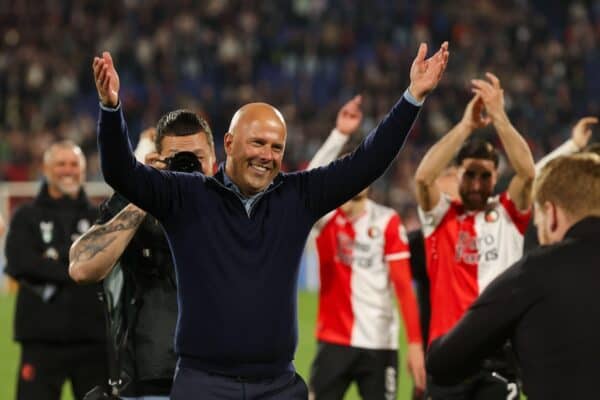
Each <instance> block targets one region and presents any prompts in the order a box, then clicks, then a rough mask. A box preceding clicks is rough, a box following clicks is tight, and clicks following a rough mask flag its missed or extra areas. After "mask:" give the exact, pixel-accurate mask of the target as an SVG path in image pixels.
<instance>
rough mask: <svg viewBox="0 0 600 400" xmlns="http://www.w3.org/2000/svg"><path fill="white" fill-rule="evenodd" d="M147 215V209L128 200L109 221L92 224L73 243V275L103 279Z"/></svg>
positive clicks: (83, 280) (87, 279)
mask: <svg viewBox="0 0 600 400" xmlns="http://www.w3.org/2000/svg"><path fill="white" fill-rule="evenodd" d="M145 216H146V212H145V211H143V210H141V209H139V208H138V207H136V206H135V205H133V204H129V205H127V206H126V207H125V208H123V209H122V210H121V211H120V212H119V213H118V214H117V215H115V216H114V217H113V218H112V219H111V220H110V221H108V222H107V223H105V224H97V225H94V226H92V227H91V228H90V229H89V230H88V231H87V232H86V233H85V234H83V235H82V236H81V237H80V238H79V239H77V240H76V241H75V243H73V245H72V246H71V250H70V252H69V260H70V263H69V275H70V276H71V278H72V279H73V280H74V281H75V282H77V283H91V282H97V281H99V280H101V279H104V278H105V277H106V276H107V275H108V273H109V272H110V271H111V270H112V269H113V267H114V265H115V264H116V262H117V260H118V259H119V257H121V255H122V254H123V251H125V248H126V247H127V245H128V244H129V242H130V241H131V239H132V238H133V236H134V235H135V232H136V231H137V229H138V227H139V226H140V224H141V223H142V221H143V220H144V217H145Z"/></svg>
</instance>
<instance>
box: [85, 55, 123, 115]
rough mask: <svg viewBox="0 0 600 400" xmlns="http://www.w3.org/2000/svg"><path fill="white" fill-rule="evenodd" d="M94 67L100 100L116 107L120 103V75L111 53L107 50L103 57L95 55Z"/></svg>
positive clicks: (106, 104)
mask: <svg viewBox="0 0 600 400" xmlns="http://www.w3.org/2000/svg"><path fill="white" fill-rule="evenodd" d="M92 69H93V70H94V81H95V82H96V90H97V91H98V97H99V98H100V102H101V103H102V104H103V105H105V106H107V107H116V106H117V105H118V104H119V75H118V74H117V70H116V69H115V66H114V64H113V60H112V57H111V55H110V53H109V52H107V51H105V52H104V53H102V57H94V61H93V63H92Z"/></svg>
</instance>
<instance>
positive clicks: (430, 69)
mask: <svg viewBox="0 0 600 400" xmlns="http://www.w3.org/2000/svg"><path fill="white" fill-rule="evenodd" d="M426 55H427V44H425V43H421V45H420V46H419V51H418V52H417V56H416V57H415V59H414V61H413V63H412V66H411V67H410V86H409V89H408V90H409V91H410V93H411V94H412V95H413V96H414V97H415V99H416V100H417V101H422V100H423V99H425V96H427V95H428V94H429V93H430V92H431V91H432V90H433V89H435V87H436V86H437V84H438V83H439V81H440V80H441V79H442V75H443V74H444V70H445V69H446V65H447V64H448V56H449V55H450V52H449V51H448V42H444V43H442V45H441V47H440V49H439V50H438V51H437V53H435V54H434V55H433V56H431V57H429V58H428V59H425V56H426Z"/></svg>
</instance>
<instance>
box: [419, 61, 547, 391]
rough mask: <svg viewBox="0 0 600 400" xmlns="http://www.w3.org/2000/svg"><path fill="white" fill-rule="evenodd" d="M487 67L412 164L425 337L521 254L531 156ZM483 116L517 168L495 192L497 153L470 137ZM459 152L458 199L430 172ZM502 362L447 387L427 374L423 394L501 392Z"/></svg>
mask: <svg viewBox="0 0 600 400" xmlns="http://www.w3.org/2000/svg"><path fill="white" fill-rule="evenodd" d="M486 75H487V78H488V79H487V80H480V79H475V80H473V81H472V84H473V92H474V93H475V97H473V99H472V100H471V101H470V102H469V104H468V105H467V108H466V110H465V113H464V116H463V118H462V120H461V121H460V122H459V123H458V124H457V125H456V126H455V127H454V128H452V130H450V132H448V134H446V136H444V137H443V138H442V139H441V140H440V141H438V142H437V143H436V144H435V145H434V146H433V147H432V148H431V149H430V150H429V151H428V152H427V154H425V157H423V160H422V161H421V164H420V165H419V167H418V168H417V171H416V176H415V180H416V184H417V201H418V203H419V216H420V218H421V222H422V224H423V234H424V237H425V251H426V258H427V272H428V275H429V279H430V285H431V289H430V299H431V320H430V329H429V340H430V341H432V340H434V339H436V338H437V337H439V336H440V335H443V334H444V333H446V332H447V331H448V330H450V329H451V328H452V327H453V326H454V325H455V324H456V322H457V321H458V320H459V319H460V317H461V316H462V315H463V314H464V312H465V311H466V310H467V308H468V307H469V306H470V305H471V303H472V302H473V301H474V300H475V299H476V298H477V296H478V295H479V293H480V292H481V291H482V290H483V289H484V288H485V287H486V286H487V285H488V284H489V282H490V281H491V280H493V279H494V278H495V277H496V276H498V274H500V273H501V272H503V271H504V270H505V269H506V268H508V267H509V266H510V265H511V264H512V263H513V262H515V261H516V260H518V259H519V258H520V257H521V255H522V251H523V233H524V232H525V229H526V227H527V224H528V222H529V219H530V205H531V184H532V182H533V178H534V176H535V170H534V164H533V158H532V155H531V152H530V150H529V147H528V145H527V143H526V142H525V140H524V139H523V138H522V137H521V135H520V134H519V133H518V132H517V131H516V129H515V128H514V127H513V125H512V124H511V123H510V121H509V119H508V116H507V115H506V112H505V110H504V95H503V90H502V88H501V86H500V81H499V80H498V78H497V77H496V76H495V75H493V74H491V73H488V74H486ZM484 109H485V112H486V116H485V117H484V116H483V115H482V111H483V110H484ZM489 123H492V124H493V126H494V128H495V130H496V132H497V133H498V136H499V137H500V141H501V142H502V144H503V146H504V149H505V150H506V154H507V156H508V159H509V161H510V164H511V165H512V167H513V168H514V170H515V176H514V177H513V178H512V180H511V182H510V185H509V187H508V190H507V191H506V192H503V193H501V194H500V195H497V196H494V195H493V191H494V186H495V184H496V179H497V168H498V154H497V152H496V150H495V149H494V147H493V146H492V144H491V143H489V142H486V141H482V140H478V139H471V138H470V136H471V134H472V133H473V132H474V131H475V130H476V129H477V128H480V127H483V126H486V125H487V124H489ZM457 152H458V155H457V156H456V164H457V166H458V179H459V195H460V200H452V199H450V198H449V197H448V196H447V195H445V194H443V193H441V192H440V189H439V187H438V186H437V185H436V183H435V180H436V178H437V177H438V175H439V174H440V173H441V172H442V170H443V169H444V168H445V167H446V166H447V165H448V163H450V161H451V160H452V158H454V157H455V155H456V154H457ZM506 364H507V363H506V362H505V360H504V357H502V354H501V355H500V356H499V357H498V359H494V360H490V361H489V363H488V364H487V365H486V367H485V368H483V369H482V373H480V374H477V375H474V376H473V377H472V378H471V379H470V380H467V381H465V382H464V383H463V384H461V385H457V386H453V387H450V388H447V387H443V386H437V385H436V384H435V382H428V384H427V392H428V395H429V396H430V398H432V399H434V400H438V399H449V398H452V399H455V398H457V399H506V398H507V395H508V394H509V392H511V391H515V389H516V385H515V384H514V383H512V382H508V384H507V382H504V381H503V379H504V378H507V377H506V376H504V377H503V378H495V376H496V375H494V376H492V375H491V372H495V373H496V374H500V375H512V371H511V369H510V368H507V366H506ZM488 370H489V372H488ZM498 376H499V375H498ZM509 377H510V378H513V377H512V376H509ZM452 396H459V397H452Z"/></svg>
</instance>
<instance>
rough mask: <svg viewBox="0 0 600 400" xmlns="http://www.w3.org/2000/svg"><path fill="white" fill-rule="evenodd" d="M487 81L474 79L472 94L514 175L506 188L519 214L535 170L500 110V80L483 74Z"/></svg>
mask: <svg viewBox="0 0 600 400" xmlns="http://www.w3.org/2000/svg"><path fill="white" fill-rule="evenodd" d="M485 75H486V77H487V78H488V80H489V82H488V81H485V80H482V79H474V80H473V81H472V83H473V92H474V93H475V94H477V95H479V96H481V98H482V100H483V102H484V104H485V109H486V111H487V114H488V116H489V117H490V118H491V121H492V123H493V124H494V127H495V128H496V131H497V132H498V136H499V137H500V141H501V142H502V145H503V146H504V150H505V151H506V155H507V156H508V161H509V162H510V165H512V167H513V168H514V170H515V172H516V175H515V176H514V177H513V179H512V180H511V182H510V184H509V186H508V194H509V195H510V198H511V200H512V201H513V202H514V203H515V205H516V206H517V208H518V209H519V210H527V209H528V208H529V206H530V205H531V188H532V183H533V179H534V178H535V166H534V164H533V156H532V155H531V150H530V149H529V145H528V144H527V142H526V141H525V139H523V137H522V136H521V135H520V134H519V132H517V130H516V129H515V127H514V126H513V125H512V123H511V122H510V120H509V119H508V115H506V111H505V110H504V90H503V89H502V87H501V86H500V80H499V79H498V77H497V76H496V75H494V74H492V73H489V72H488V73H486V74H485Z"/></svg>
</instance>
